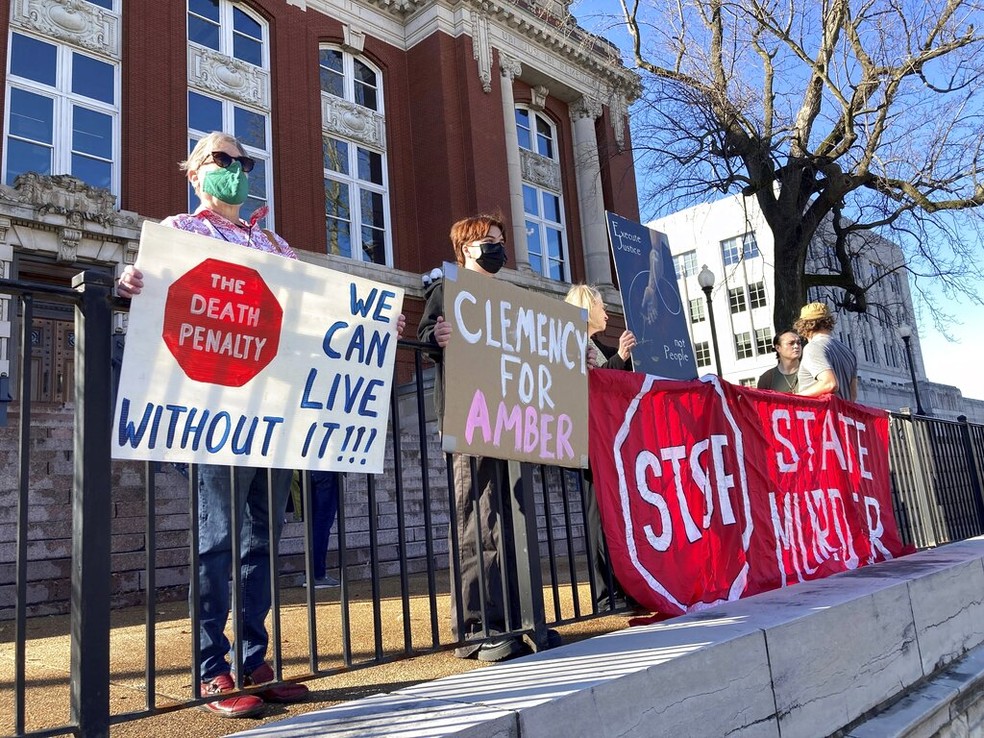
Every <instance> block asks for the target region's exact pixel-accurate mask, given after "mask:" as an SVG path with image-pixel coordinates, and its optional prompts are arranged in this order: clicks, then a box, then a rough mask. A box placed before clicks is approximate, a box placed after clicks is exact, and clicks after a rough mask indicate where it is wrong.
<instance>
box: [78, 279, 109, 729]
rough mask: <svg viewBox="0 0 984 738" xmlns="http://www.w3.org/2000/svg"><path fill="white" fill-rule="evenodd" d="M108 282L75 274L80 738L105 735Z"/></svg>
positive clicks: (107, 623)
mask: <svg viewBox="0 0 984 738" xmlns="http://www.w3.org/2000/svg"><path fill="white" fill-rule="evenodd" d="M112 286H113V283H112V279H111V277H109V276H108V275H106V274H100V273H97V272H95V271H88V270H87V271H84V272H82V273H81V274H77V275H75V278H74V279H73V280H72V288H73V289H75V290H77V291H78V292H79V293H80V295H81V300H80V303H78V304H77V305H76V308H75V352H76V354H75V357H76V358H75V434H74V444H75V445H74V464H75V470H74V482H73V484H72V616H71V681H72V684H71V694H70V707H71V717H72V722H73V723H75V724H76V725H78V728H79V734H80V735H84V736H86V738H105V737H108V736H109V613H110V602H109V600H110V594H111V589H110V581H111V573H110V550H111V537H110V535H109V526H110V521H111V519H112V515H111V513H112V508H111V502H112V500H111V489H112V487H111V484H112V477H111V474H112V469H111V460H110V442H111V432H112V415H113V409H112V408H111V407H110V381H109V380H110V376H111V371H112V369H111V362H110V356H111V337H112V309H111V307H110V304H109V295H110V290H111V289H112Z"/></svg>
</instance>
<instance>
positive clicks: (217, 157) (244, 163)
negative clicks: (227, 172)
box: [202, 151, 256, 172]
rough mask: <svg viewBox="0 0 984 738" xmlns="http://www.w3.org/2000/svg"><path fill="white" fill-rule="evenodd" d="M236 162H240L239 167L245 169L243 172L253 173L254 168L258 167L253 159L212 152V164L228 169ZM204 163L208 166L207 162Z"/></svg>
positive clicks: (222, 152)
mask: <svg viewBox="0 0 984 738" xmlns="http://www.w3.org/2000/svg"><path fill="white" fill-rule="evenodd" d="M234 161H238V162H239V166H241V167H242V168H243V171H244V172H252V171H253V167H255V166H256V162H255V161H254V160H253V159H252V158H251V157H249V156H230V155H229V154H227V153H226V152H224V151H213V152H212V162H213V163H214V164H215V165H216V166H219V167H222V168H223V169H225V168H226V167H228V166H229V165H230V164H232V162H234ZM202 163H203V164H207V163H208V162H207V161H205V162H202Z"/></svg>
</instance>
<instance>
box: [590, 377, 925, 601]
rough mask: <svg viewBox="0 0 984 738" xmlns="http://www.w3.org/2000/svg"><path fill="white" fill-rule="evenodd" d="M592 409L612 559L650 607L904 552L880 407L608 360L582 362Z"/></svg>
mask: <svg viewBox="0 0 984 738" xmlns="http://www.w3.org/2000/svg"><path fill="white" fill-rule="evenodd" d="M590 408H591V412H590V423H591V425H590V431H591V438H590V443H591V469H592V473H593V475H594V483H595V489H596V494H597V495H598V504H599V507H600V509H601V516H602V521H603V523H604V528H605V536H606V538H607V541H608V549H609V552H610V555H611V560H612V568H613V569H614V571H615V575H616V576H617V577H618V580H619V582H620V583H621V584H622V586H623V588H624V589H625V590H626V592H628V593H629V594H630V595H631V596H632V597H634V598H635V599H636V600H637V601H638V602H640V603H641V604H643V605H645V606H647V607H650V608H652V609H653V610H654V611H656V612H661V613H668V614H679V613H682V612H685V611H688V610H694V609H699V608H700V607H702V606H706V605H710V604H714V603H716V602H720V601H723V600H734V599H737V598H739V597H743V596H748V595H752V594H756V593H758V592H764V591H766V590H769V589H775V588H776V587H783V586H786V585H788V584H793V583H795V582H799V581H803V580H808V579H819V578H821V577H825V576H829V575H830V574H834V573H836V572H839V571H845V570H847V569H855V568H857V567H859V566H864V565H866V564H871V563H874V562H876V561H883V560H885V559H890V558H893V557H895V556H899V555H901V554H903V553H906V552H907V551H906V550H905V549H904V547H903V545H902V542H901V539H900V538H899V534H898V529H897V526H896V523H895V517H894V514H893V512H892V499H891V493H890V490H889V471H888V416H887V414H886V413H885V412H883V411H881V410H877V409H874V408H869V407H865V406H862V405H856V404H853V403H849V402H845V401H843V400H840V399H837V398H827V399H823V400H811V399H807V398H801V397H796V396H793V395H780V394H777V393H774V392H766V391H762V390H756V389H750V388H745V387H736V386H734V385H731V384H728V383H727V382H721V381H720V380H718V378H717V377H712V376H709V377H706V378H705V380H699V381H688V382H683V381H673V380H657V379H655V378H654V377H652V376H647V375H643V374H634V373H631V372H620V371H611V370H603V369H598V370H595V371H593V372H591V374H590Z"/></svg>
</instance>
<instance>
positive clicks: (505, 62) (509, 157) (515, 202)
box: [499, 52, 530, 272]
mask: <svg viewBox="0 0 984 738" xmlns="http://www.w3.org/2000/svg"><path fill="white" fill-rule="evenodd" d="M499 71H500V72H501V74H502V123H503V125H504V126H505V132H506V173H507V174H508V176H509V217H510V220H512V234H510V236H509V237H508V241H509V244H508V246H509V251H510V252H511V253H512V257H513V260H514V263H513V266H515V267H516V269H517V270H519V271H521V272H529V271H530V252H529V250H528V249H527V248H526V214H525V212H524V210H523V169H522V166H521V165H520V161H519V137H518V136H517V135H516V99H515V98H514V97H513V89H512V82H513V80H514V79H515V78H516V77H518V76H519V75H520V73H521V72H522V71H523V67H522V65H520V63H519V62H518V61H517V60H516V59H513V58H512V57H510V56H506V55H505V54H503V53H502V52H499Z"/></svg>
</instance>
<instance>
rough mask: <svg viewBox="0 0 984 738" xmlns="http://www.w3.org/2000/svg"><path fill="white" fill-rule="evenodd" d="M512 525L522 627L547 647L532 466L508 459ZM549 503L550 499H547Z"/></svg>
mask: <svg viewBox="0 0 984 738" xmlns="http://www.w3.org/2000/svg"><path fill="white" fill-rule="evenodd" d="M509 486H510V488H511V490H512V494H511V495H510V497H511V499H510V500H503V504H504V505H512V524H513V531H514V544H515V546H516V574H517V576H518V577H519V581H518V583H517V584H518V589H519V606H520V613H521V616H522V618H523V628H524V629H527V630H529V631H530V640H531V641H532V643H533V650H534V651H540V650H542V649H546V648H547V647H548V643H547V616H546V612H545V610H544V605H543V574H542V573H541V571H540V566H541V562H540V542H539V537H538V535H537V526H536V500H535V499H534V496H533V467H532V466H531V465H530V464H525V463H520V462H518V461H510V462H509ZM547 504H549V500H548V501H547Z"/></svg>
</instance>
